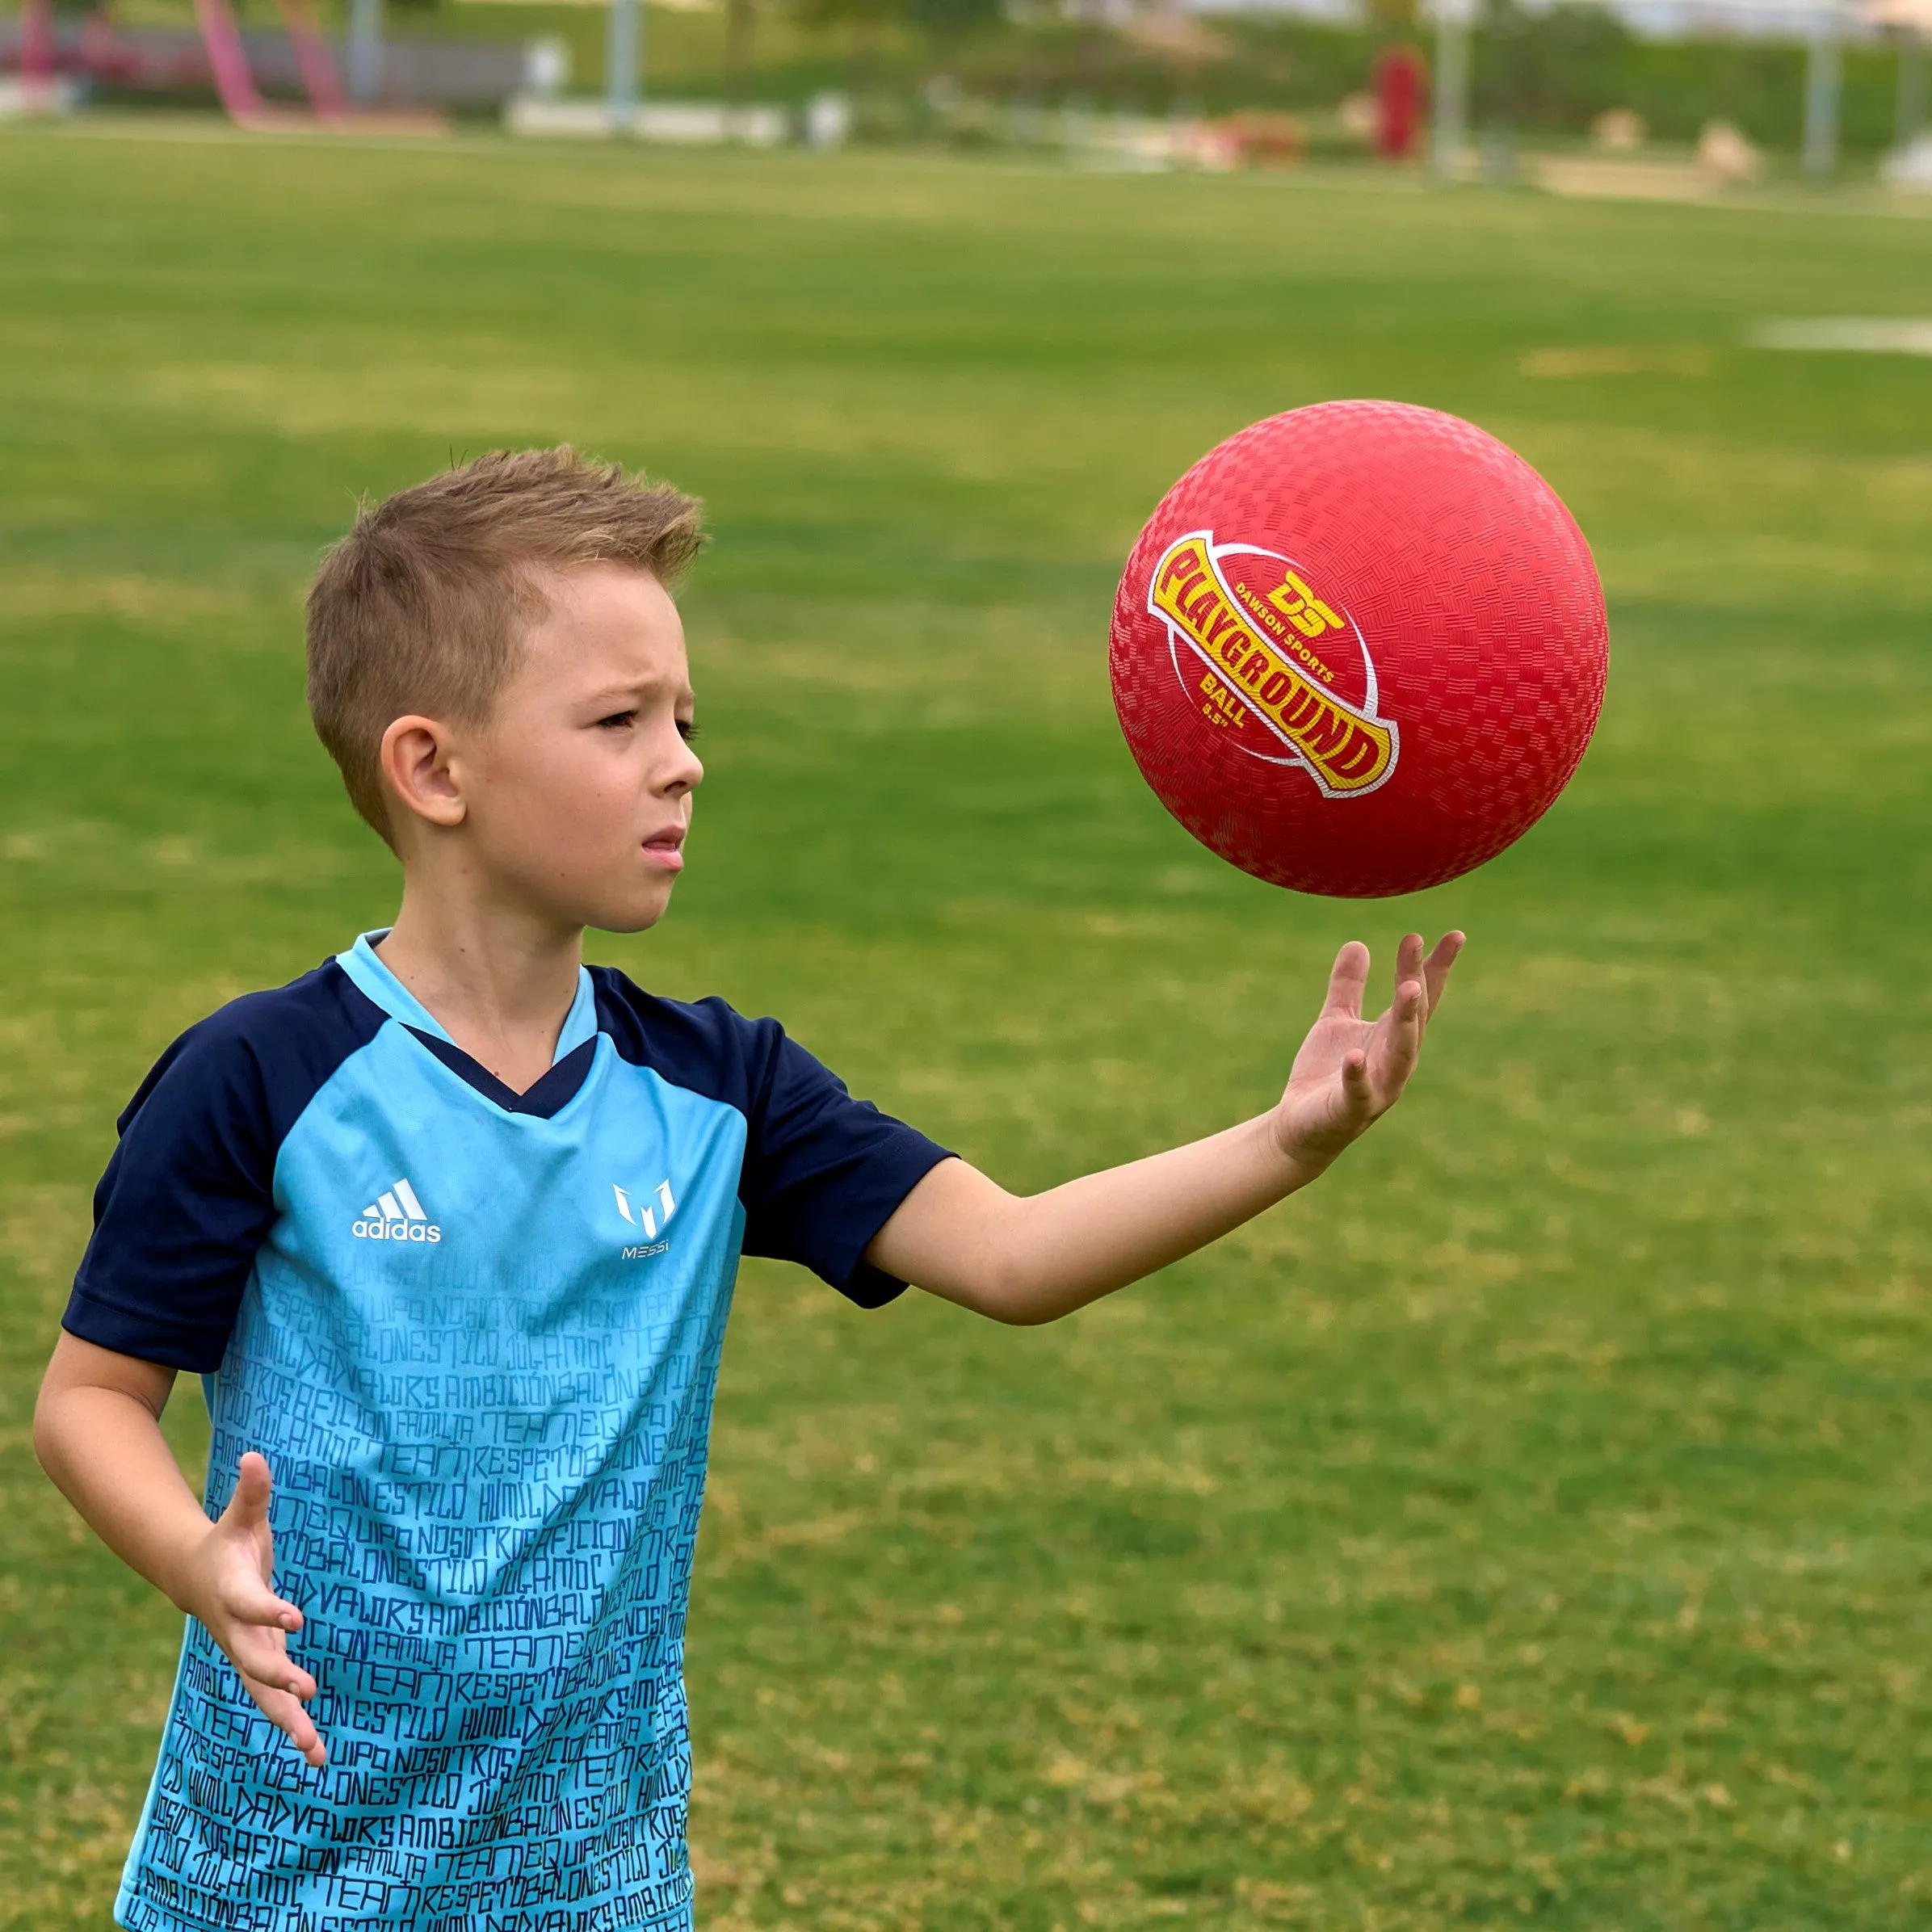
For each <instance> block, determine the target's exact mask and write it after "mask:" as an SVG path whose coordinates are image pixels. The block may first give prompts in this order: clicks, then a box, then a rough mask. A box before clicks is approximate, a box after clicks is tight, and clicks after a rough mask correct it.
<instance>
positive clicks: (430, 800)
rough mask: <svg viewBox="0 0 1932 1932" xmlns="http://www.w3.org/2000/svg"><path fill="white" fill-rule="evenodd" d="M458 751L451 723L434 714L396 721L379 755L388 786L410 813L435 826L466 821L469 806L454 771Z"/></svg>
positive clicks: (378, 765) (397, 800) (383, 739)
mask: <svg viewBox="0 0 1932 1932" xmlns="http://www.w3.org/2000/svg"><path fill="white" fill-rule="evenodd" d="M454 750H455V747H454V746H453V745H452V742H451V738H450V733H449V729H448V727H447V726H446V725H439V724H438V723H437V722H436V720H435V719H434V718H424V717H418V716H414V715H412V716H409V717H406V718H398V719H397V720H396V721H395V722H394V723H393V725H390V727H389V728H388V730H387V731H385V732H384V733H383V734H382V748H381V750H380V751H379V752H378V753H377V754H376V763H377V767H378V768H379V769H380V771H381V773H382V780H383V784H384V788H386V789H387V790H388V792H390V793H391V794H392V795H393V797H394V798H395V800H396V802H397V804H398V805H400V806H401V808H402V809H404V810H405V811H406V812H409V813H414V815H415V816H416V817H418V818H420V819H423V820H425V821H427V822H428V823H429V824H430V825H443V826H452V825H461V824H462V822H463V821H464V818H465V817H468V811H469V808H468V804H466V803H465V802H464V796H463V788H462V787H461V785H460V783H458V782H457V779H456V773H455V771H453V770H452V766H451V759H452V752H453V751H454Z"/></svg>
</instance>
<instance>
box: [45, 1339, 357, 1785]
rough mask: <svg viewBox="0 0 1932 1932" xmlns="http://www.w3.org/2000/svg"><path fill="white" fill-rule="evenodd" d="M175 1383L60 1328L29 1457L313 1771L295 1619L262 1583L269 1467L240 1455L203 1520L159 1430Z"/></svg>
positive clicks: (267, 1572)
mask: <svg viewBox="0 0 1932 1932" xmlns="http://www.w3.org/2000/svg"><path fill="white" fill-rule="evenodd" d="M173 1387H174V1370H173V1369H171V1368H162V1367H158V1366H157V1365H156V1364H155V1363H152V1362H141V1361H137V1360H136V1359H135V1358H134V1357H132V1355H116V1354H115V1352H114V1350H111V1349H106V1348H97V1347H96V1346H94V1343H92V1342H83V1341H82V1340H81V1339H80V1338H79V1337H78V1335H69V1334H65V1332H63V1333H62V1334H61V1338H60V1340H59V1342H57V1343H56V1345H55V1346H54V1351H53V1359H52V1361H51V1362H49V1363H48V1365H47V1373H46V1375H45V1376H44V1378H43V1379H42V1380H41V1383H40V1400H39V1401H37V1402H36V1404H35V1405H34V1453H35V1454H36V1455H38V1456H39V1457H40V1467H41V1468H44V1470H45V1471H46V1472H47V1473H48V1475H49V1476H51V1477H52V1479H53V1481H54V1485H55V1487H56V1488H57V1489H59V1490H60V1492H61V1494H62V1495H63V1496H65V1497H66V1498H67V1500H68V1501H69V1502H70V1503H72V1504H73V1506H74V1508H75V1509H76V1510H78V1511H79V1513H80V1514H81V1515H82V1518H85V1520H86V1523H87V1525H88V1527H90V1529H92V1530H93V1531H94V1534H95V1535H97V1536H99V1538H100V1539H101V1541H102V1542H103V1543H104V1544H107V1547H108V1548H109V1549H111V1550H112V1551H113V1552H114V1553H115V1556H119V1557H120V1560H122V1561H123V1562H124V1563H125V1564H127V1565H128V1566H129V1567H130V1568H131V1569H136V1570H138V1571H139V1572H140V1573H141V1575H142V1576H144V1577H146V1578H147V1580H148V1581H149V1582H150V1583H152V1584H153V1586H155V1588H156V1589H157V1590H160V1591H162V1594H164V1595H166V1596H167V1597H169V1598H172V1599H173V1601H174V1604H175V1606H176V1607H177V1608H178V1609H181V1610H184V1611H187V1614H188V1615H190V1616H191V1617H195V1618H196V1619H199V1621H200V1622H201V1623H203V1624H204V1626H205V1627H206V1628H207V1630H208V1635H209V1636H212V1638H213V1639H214V1640H215V1641H216V1643H217V1644H220V1646H221V1649H222V1650H223V1652H224V1653H225V1654H226V1656H227V1657H228V1661H229V1662H230V1663H231V1664H233V1665H234V1667H235V1669H236V1670H237V1673H238V1674H240V1676H241V1682H242V1686H243V1687H244V1688H245V1689H246V1691H247V1692H248V1694H249V1695H250V1697H252V1698H253V1699H254V1700H255V1703H256V1704H257V1705H258V1707H259V1708H260V1710H261V1712H262V1716H264V1717H266V1718H267V1720H269V1722H270V1723H271V1724H274V1725H275V1726H276V1727H277V1728H279V1729H280V1730H282V1731H284V1732H286V1733H288V1740H289V1741H290V1742H291V1743H292V1745H294V1746H295V1748H296V1749H297V1750H298V1751H300V1753H301V1754H302V1755H303V1756H304V1758H307V1759H308V1761H309V1763H311V1764H312V1765H320V1764H321V1762H323V1758H324V1755H325V1754H324V1751H323V1748H322V1741H321V1737H320V1736H319V1735H318V1734H317V1731H316V1728H315V1725H314V1724H313V1722H312V1721H311V1720H310V1718H309V1713H308V1712H306V1711H304V1709H303V1708H302V1701H303V1700H304V1699H307V1698H311V1697H313V1696H314V1695H315V1679H314V1678H312V1677H311V1676H310V1675H309V1673H308V1672H307V1671H306V1670H302V1669H301V1668H300V1666H299V1665H296V1663H295V1662H294V1661H292V1659H291V1658H290V1657H289V1655H288V1633H289V1632H292V1631H297V1630H300V1628H302V1613H301V1612H300V1611H299V1610H297V1609H296V1607H295V1606H294V1605H293V1604H292V1603H289V1602H284V1601H283V1599H282V1598H279V1597H278V1596H277V1595H276V1594H275V1592H274V1591H273V1590H271V1588H270V1586H269V1579H270V1577H271V1576H272V1575H273V1573H274V1560H273V1557H274V1552H273V1548H272V1545H271V1540H270V1535H269V1528H268V1496H269V1474H268V1464H267V1461H266V1460H264V1459H263V1458H262V1457H261V1456H259V1455H255V1454H254V1452H253V1451H250V1453H249V1454H248V1455H244V1456H243V1457H242V1459H241V1472H240V1475H239V1476H238V1478H237V1481H236V1484H235V1493H234V1494H233V1497H230V1498H229V1505H228V1507H227V1508H226V1509H225V1510H223V1511H222V1513H221V1517H220V1521H219V1522H216V1523H210V1522H209V1521H208V1518H207V1517H206V1516H205V1515H204V1514H203V1513H202V1508H201V1505H200V1504H199V1503H198V1502H195V1496H194V1492H193V1491H192V1490H191V1489H189V1487H188V1486H187V1483H186V1482H185V1481H183V1477H182V1474H181V1471H180V1469H179V1468H178V1467H177V1466H176V1464H175V1461H174V1455H173V1453H172V1452H171V1451H170V1449H169V1447H168V1445H167V1442H166V1439H165V1438H164V1437H163V1436H162V1433H161V1412H162V1409H164V1408H166V1405H167V1400H168V1394H169V1392H170V1390H171V1389H172V1388H173Z"/></svg>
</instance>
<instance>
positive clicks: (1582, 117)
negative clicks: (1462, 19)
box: [1473, 0, 1631, 133]
mask: <svg viewBox="0 0 1932 1932" xmlns="http://www.w3.org/2000/svg"><path fill="white" fill-rule="evenodd" d="M1477 19H1478V32H1477V35H1476V63H1475V84H1474V89H1473V93H1474V105H1475V108H1476V119H1477V120H1478V121H1479V123H1481V124H1483V125H1485V126H1486V127H1488V128H1492V129H1494V130H1497V131H1500V132H1504V133H1507V132H1509V131H1510V130H1513V129H1515V128H1524V127H1534V128H1569V127H1581V126H1587V125H1588V124H1589V123H1590V121H1591V120H1594V118H1595V116H1596V115H1598V114H1600V113H1602V111H1603V110H1604V109H1605V108H1606V107H1615V106H1617V105H1619V103H1620V100H1621V97H1622V94H1623V91H1624V90H1625V88H1626V86H1627V82H1628V75H1627V73H1626V69H1625V58H1624V57H1625V55H1626V52H1627V51H1628V48H1629V46H1630V44H1631V33H1630V30H1629V28H1628V27H1626V26H1625V25H1624V24H1623V22H1622V21H1621V20H1619V19H1618V18H1617V17H1616V15H1614V14H1612V13H1611V12H1610V11H1608V10H1607V8H1604V7H1601V6H1552V7H1550V8H1548V9H1547V10H1540V9H1539V11H1536V12H1534V13H1532V12H1531V11H1529V10H1528V9H1527V8H1526V7H1524V6H1521V5H1520V4H1518V0H1484V5H1483V8H1482V11H1481V14H1480V15H1478V17H1477Z"/></svg>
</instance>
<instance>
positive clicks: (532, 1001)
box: [376, 879, 584, 1094]
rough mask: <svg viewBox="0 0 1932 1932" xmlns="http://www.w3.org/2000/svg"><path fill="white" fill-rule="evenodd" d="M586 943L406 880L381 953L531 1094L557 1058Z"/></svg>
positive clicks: (559, 929) (514, 912)
mask: <svg viewBox="0 0 1932 1932" xmlns="http://www.w3.org/2000/svg"><path fill="white" fill-rule="evenodd" d="M583 939H584V934H583V928H582V926H559V925H557V924H556V923H555V922H553V921H551V920H548V919H545V918H543V917H541V916H540V915H537V914H531V913H530V912H528V911H526V910H523V909H516V908H510V907H506V906H503V905H479V904H478V903H477V902H476V901H475V900H474V899H473V898H472V897H469V896H468V895H467V894H460V893H459V894H450V893H439V892H436V891H435V890H434V889H431V888H426V887H425V886H424V885H423V884H421V883H420V882H418V881H416V880H408V879H405V881H404V884H403V893H402V905H401V909H400V910H399V911H398V912H397V914H396V923H395V924H394V925H393V926H391V927H390V928H389V930H388V932H387V933H386V934H385V935H384V936H383V938H382V939H381V940H380V942H379V943H377V945H376V956H377V957H378V958H380V960H381V961H382V963H383V964H384V965H385V966H386V967H388V969H389V971H390V972H393V973H394V974H395V976H396V977H397V979H399V980H401V982H402V983H403V985H405V986H406V987H407V988H408V989H409V991H410V992H411V993H414V995H415V997H416V998H417V999H418V1000H419V1001H420V1002H422V1005H423V1006H425V1007H426V1008H427V1009H428V1010H429V1012H430V1015H431V1017H432V1018H434V1019H435V1021H436V1023H437V1024H438V1025H439V1026H440V1027H442V1028H443V1031H445V1032H446V1033H447V1034H448V1035H449V1036H450V1038H451V1039H452V1040H454V1041H455V1042H456V1044H457V1045H458V1046H460V1048H462V1049H463V1051H464V1052H465V1053H467V1054H468V1055H469V1056H470V1057H471V1058H472V1059H473V1060H475V1061H480V1062H481V1064H482V1065H484V1066H486V1067H487V1068H489V1070H490V1072H491V1073H494V1074H495V1075H496V1077H497V1078H498V1079H499V1080H500V1081H502V1082H503V1083H504V1085H505V1086H508V1087H510V1088H511V1089H512V1090H515V1092H517V1093H519V1094H521V1093H524V1092H526V1091H527V1090H528V1089H530V1088H531V1087H532V1086H535V1085H536V1082H538V1081H540V1080H541V1079H542V1078H543V1077H544V1074H545V1073H548V1071H549V1070H550V1066H551V1063H552V1061H553V1060H554V1058H555V1057H556V1054H557V1036H558V1035H560V1034H561V1032H562V1031H563V1026H564V1022H565V1019H567V1018H568V1017H569V1011H570V1006H571V1002H573V1000H574V999H575V998H577V987H578V972H579V969H580V968H581V967H582V964H583Z"/></svg>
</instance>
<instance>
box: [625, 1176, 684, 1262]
mask: <svg viewBox="0 0 1932 1932" xmlns="http://www.w3.org/2000/svg"><path fill="white" fill-rule="evenodd" d="M611 1193H612V1194H614V1195H615V1196H616V1197H617V1212H619V1213H620V1214H621V1215H622V1216H624V1219H625V1220H627V1221H628V1222H629V1223H630V1224H631V1225H632V1227H633V1228H636V1229H641V1230H642V1232H643V1234H644V1242H645V1243H648V1244H649V1245H644V1243H641V1244H639V1245H636V1246H633V1247H628V1248H626V1249H625V1250H624V1259H625V1260H626V1261H641V1260H642V1259H643V1258H645V1256H646V1255H647V1254H663V1252H664V1251H665V1250H666V1249H667V1248H668V1247H670V1242H669V1241H659V1240H658V1239H657V1230H658V1229H660V1228H668V1227H669V1226H670V1219H671V1216H673V1215H674V1214H675V1213H676V1212H678V1203H676V1201H674V1199H672V1198H671V1184H670V1182H669V1181H660V1182H658V1184H657V1195H656V1197H655V1203H656V1204H655V1205H654V1206H653V1205H647V1204H646V1203H644V1202H642V1201H636V1202H633V1201H632V1199H631V1197H630V1196H629V1195H628V1194H626V1193H625V1192H624V1190H623V1189H622V1188H621V1187H619V1186H618V1185H617V1184H616V1182H611Z"/></svg>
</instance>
